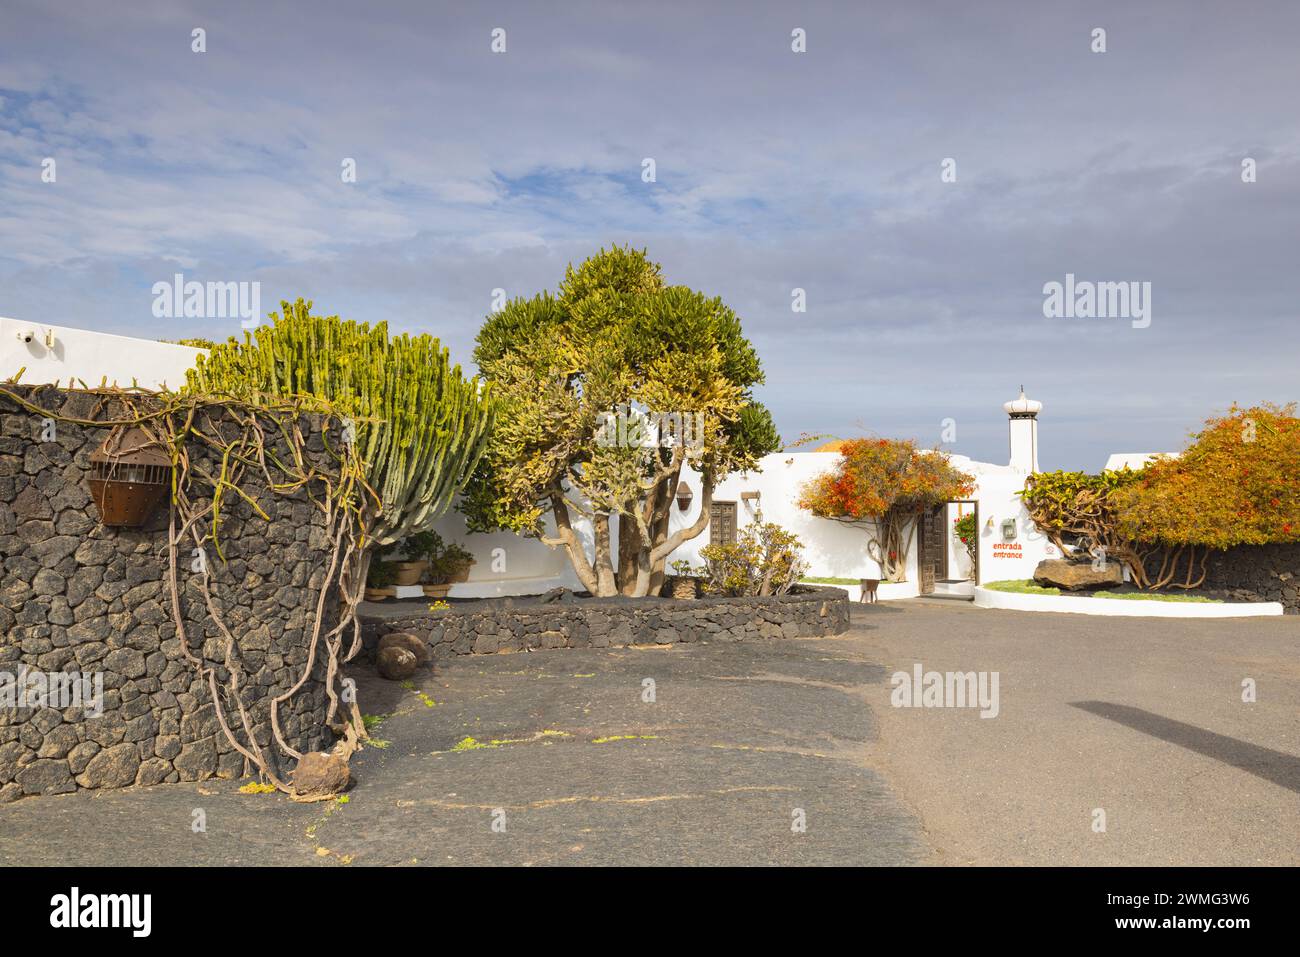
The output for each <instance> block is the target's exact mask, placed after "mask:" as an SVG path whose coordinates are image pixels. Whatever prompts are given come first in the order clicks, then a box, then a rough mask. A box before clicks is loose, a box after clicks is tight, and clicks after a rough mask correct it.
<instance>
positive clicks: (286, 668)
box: [0, 387, 338, 802]
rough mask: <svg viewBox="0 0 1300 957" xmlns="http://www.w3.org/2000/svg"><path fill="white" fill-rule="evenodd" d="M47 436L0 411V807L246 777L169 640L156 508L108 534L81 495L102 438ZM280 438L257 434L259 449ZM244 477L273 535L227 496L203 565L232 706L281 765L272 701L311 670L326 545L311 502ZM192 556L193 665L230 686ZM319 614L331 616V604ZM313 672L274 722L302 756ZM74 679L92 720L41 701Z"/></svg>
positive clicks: (46, 399)
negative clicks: (36, 798)
mask: <svg viewBox="0 0 1300 957" xmlns="http://www.w3.org/2000/svg"><path fill="white" fill-rule="evenodd" d="M14 391H16V392H18V393H19V394H21V395H23V396H24V397H25V398H27V399H28V400H29V401H31V402H34V403H36V404H37V405H39V406H41V407H42V408H46V409H52V410H58V411H60V412H61V413H62V414H64V415H67V416H71V417H76V418H93V419H105V418H111V417H113V416H114V415H118V414H121V412H122V410H121V409H120V408H116V407H115V406H116V403H115V402H113V401H109V402H107V403H105V402H103V401H101V398H100V397H97V396H94V395H90V394H87V393H79V392H62V391H58V390H54V389H50V388H39V389H38V388H32V387H28V388H23V389H15V390H14ZM216 414H217V413H214V415H216ZM47 426H48V423H43V421H42V417H41V416H38V415H35V414H33V413H31V412H29V411H27V410H25V409H23V408H21V407H20V406H18V405H17V404H16V403H14V402H13V401H12V400H11V399H8V398H7V397H4V396H2V395H0V802H4V801H10V800H14V799H15V798H18V797H21V796H23V795H29V794H58V793H62V792H66V791H73V790H76V789H78V788H103V787H123V786H126V785H131V784H141V785H148V784H158V783H160V782H174V781H196V780H202V779H204V778H208V777H212V776H214V775H215V776H217V777H227V778H228V777H235V776H238V775H240V774H241V773H242V772H243V770H244V758H243V757H242V756H241V755H240V754H239V753H238V752H237V751H235V750H234V748H233V746H232V745H231V744H230V742H229V741H228V740H227V738H226V736H225V734H224V733H223V732H222V731H221V729H220V727H219V726H218V721H217V717H216V713H215V711H214V709H213V705H212V698H211V694H210V692H209V689H208V686H207V684H206V683H205V682H203V681H201V680H199V678H198V677H197V674H196V671H195V668H194V666H193V664H192V663H191V662H190V661H189V660H188V659H187V658H186V656H185V653H184V650H183V649H182V647H181V641H180V639H179V638H178V636H177V630H176V625H175V622H174V620H173V615H172V606H171V597H170V590H169V588H168V586H167V584H166V582H167V567H168V547H167V514H168V507H167V505H166V503H164V504H162V505H160V506H159V508H158V509H157V510H156V512H155V514H154V517H153V520H152V522H151V523H150V524H149V525H148V526H146V527H145V528H143V529H138V530H125V529H112V528H105V527H104V526H103V525H101V524H100V522H99V513H98V510H97V509H96V507H95V505H94V503H93V502H92V501H91V498H90V494H89V492H88V491H87V486H86V481H85V480H86V477H87V473H88V469H89V461H88V457H89V455H90V453H91V452H93V451H94V450H95V449H96V448H97V447H98V446H99V444H100V442H101V441H102V440H103V438H104V436H105V435H106V434H107V430H106V429H103V428H97V427H90V426H86V427H82V426H79V425H74V424H70V423H67V422H63V421H60V420H55V421H54V435H53V437H52V441H47V440H46V439H49V438H51V436H50V435H49V434H48V432H47V431H46V429H47ZM300 426H301V427H302V428H303V430H304V434H305V435H306V436H307V437H308V454H309V457H315V456H317V455H319V456H320V459H319V461H320V464H321V465H322V466H325V467H328V463H329V462H330V461H331V460H330V459H329V457H328V454H327V453H326V451H325V447H324V443H323V440H322V434H321V431H320V423H319V422H318V421H313V420H309V419H306V418H304V419H303V420H302V421H301V422H300ZM232 428H233V425H232ZM274 437H275V430H272V429H268V448H269V443H270V442H271V440H272V438H274ZM274 451H276V452H278V454H280V455H281V456H282V457H283V456H285V455H286V450H285V449H283V448H277V449H275V450H274ZM190 452H191V457H192V460H193V462H194V464H195V465H196V466H200V467H204V468H207V469H209V470H210V471H211V473H212V474H218V473H219V472H220V462H219V461H215V460H213V458H212V456H213V454H214V453H212V452H211V450H204V449H200V448H197V447H195V448H191V450H190ZM246 476H247V477H248V481H246V482H244V483H241V484H242V485H243V487H244V488H245V490H246V491H248V492H250V494H252V496H253V497H254V499H255V500H256V501H257V502H258V503H259V505H260V506H261V507H262V508H263V509H264V510H265V511H266V512H267V514H269V515H270V516H271V519H272V520H271V522H269V523H268V522H266V521H264V520H263V519H261V518H260V517H257V516H256V515H255V514H254V513H253V512H252V509H251V508H250V506H249V505H247V504H246V503H245V502H243V501H241V500H240V499H239V498H238V496H236V495H234V494H231V495H229V496H227V498H226V499H225V502H224V503H223V509H222V510H223V521H222V524H221V543H222V550H223V552H224V554H225V558H226V562H225V563H222V562H221V561H220V560H219V559H218V558H217V556H216V554H215V553H214V552H213V551H212V550H211V548H209V549H208V553H207V555H206V558H207V563H208V567H209V569H210V570H211V573H212V579H213V583H214V584H213V591H214V595H215V602H216V605H217V607H218V608H220V609H221V610H222V616H223V618H224V620H225V622H226V624H227V625H228V626H229V627H230V629H231V631H232V632H233V634H234V635H235V636H236V639H237V640H236V646H237V647H236V650H235V652H234V653H233V654H232V656H231V659H232V660H233V661H234V662H235V663H236V666H237V667H239V668H240V670H241V672H242V674H243V675H244V679H243V681H242V682H241V687H242V696H241V697H242V701H243V704H244V706H245V707H246V708H247V709H248V712H249V715H250V718H251V723H252V726H253V728H254V736H255V738H256V740H257V741H258V742H259V743H260V744H261V745H262V746H263V748H265V749H267V752H268V754H269V755H270V756H271V757H272V759H273V760H274V759H276V758H277V757H278V758H279V759H280V760H281V761H283V760H284V759H285V758H286V757H287V756H285V755H278V756H277V754H276V751H277V749H275V748H273V747H270V743H271V740H272V734H271V728H270V720H269V711H270V709H269V702H270V699H271V698H272V697H274V696H275V695H278V694H280V693H282V692H284V691H285V690H287V689H288V688H289V687H291V686H292V684H293V683H294V682H296V681H297V680H298V677H299V676H300V675H301V673H302V669H303V667H304V665H305V664H306V661H307V646H308V640H307V639H308V638H309V636H310V634H311V631H312V627H313V624H314V619H315V614H316V606H315V599H316V597H317V595H318V594H319V588H320V586H321V585H322V583H323V581H324V577H325V558H326V556H328V555H329V553H330V544H331V543H330V542H328V541H327V540H326V535H325V531H324V518H323V515H322V512H321V510H320V509H319V508H318V507H315V506H314V505H313V504H312V503H311V502H309V501H308V498H307V496H306V494H305V493H301V492H300V493H297V494H295V495H293V496H285V495H278V494H273V493H272V492H270V491H269V490H267V489H266V488H264V487H261V486H260V485H259V483H258V481H257V480H254V479H253V477H252V474H251V472H250V473H246ZM195 494H196V495H197V494H198V493H197V492H196V493H195ZM189 544H190V543H187V546H186V547H184V548H182V549H181V550H180V559H181V560H180V562H179V563H178V567H179V568H180V574H179V575H178V578H179V580H180V586H181V587H180V596H181V604H182V609H183V612H182V620H183V621H184V622H185V628H186V632H187V635H188V639H189V646H190V647H189V650H190V653H191V654H193V655H195V656H199V657H201V658H203V659H205V660H206V662H207V663H208V664H209V665H215V666H216V667H217V668H218V677H219V678H220V679H221V680H223V681H224V680H225V676H226V675H227V674H228V672H227V671H226V668H225V661H226V652H225V641H224V639H223V638H222V636H221V634H220V631H219V629H218V628H217V627H216V624H215V622H214V621H213V619H212V618H211V617H210V616H209V614H208V611H207V608H206V606H205V603H204V600H203V597H202V593H201V590H200V588H199V581H200V575H199V574H198V573H197V571H195V570H194V564H193V563H194V561H195V556H194V555H193V553H192V551H191V548H190V547H188V546H189ZM326 607H327V608H329V609H331V611H330V612H328V613H327V614H336V612H335V611H333V609H337V607H338V601H337V598H334V599H332V600H330V601H327V603H326ZM331 623H332V622H330V621H327V622H326V626H327V627H328V626H329V625H330V624H331ZM324 667H325V666H324V663H323V661H321V660H320V657H319V656H318V658H317V661H316V664H315V667H314V669H313V672H312V674H311V675H310V676H309V678H308V680H307V682H306V684H305V685H304V687H303V688H302V690H301V691H300V692H299V693H298V694H296V695H295V696H294V698H293V699H291V701H290V702H289V703H288V704H286V705H283V706H281V708H280V724H281V728H282V730H283V732H284V736H285V739H286V740H287V741H288V742H289V743H290V744H291V745H292V746H293V747H294V748H295V749H297V750H299V751H304V752H305V751H309V750H317V749H319V748H321V747H322V746H324V745H326V744H327V743H328V742H329V741H330V739H331V737H332V736H331V735H330V732H329V730H328V728H326V727H325V724H324V717H325V713H326V707H327V700H326V694H325V686H324V678H325V674H324ZM79 675H84V676H85V677H86V681H87V683H88V686H87V689H86V690H90V689H94V688H100V689H102V699H101V700H100V701H99V702H98V705H97V706H96V705H95V704H94V703H91V704H89V705H86V706H83V705H68V704H67V703H68V701H70V700H72V698H70V697H69V696H68V695H66V694H65V695H64V696H63V697H61V698H60V697H59V696H58V695H49V694H48V691H49V689H50V686H51V685H52V684H53V685H57V684H59V683H61V682H66V681H68V679H69V678H71V677H72V676H79ZM51 676H52V677H51ZM69 690H72V689H71V688H69ZM227 704H228V707H227V715H228V716H229V712H230V703H229V702H228V703H227ZM95 712H100V713H98V714H95ZM230 720H231V721H232V722H233V721H236V720H237V719H236V718H235V717H233V716H231V717H230Z"/></svg>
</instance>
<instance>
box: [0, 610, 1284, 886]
mask: <svg viewBox="0 0 1300 957" xmlns="http://www.w3.org/2000/svg"><path fill="white" fill-rule="evenodd" d="M854 619H855V621H854V626H853V629H852V630H851V631H850V632H849V633H848V634H847V635H844V636H840V637H836V638H824V639H809V640H790V641H771V642H760V643H742V644H729V643H714V644H702V645H673V646H667V647H661V646H647V647H638V648H626V649H601V650H572V649H560V650H556V651H545V652H537V653H532V654H515V655H493V656H479V657H466V658H461V659H458V660H455V661H452V662H448V663H446V664H443V665H440V666H439V669H438V671H437V672H436V673H428V672H424V673H421V674H420V675H418V676H417V678H416V679H415V680H413V681H412V682H410V683H409V684H407V685H405V686H404V685H402V684H397V683H391V682H386V681H383V680H381V679H379V678H378V677H377V676H375V675H374V674H373V673H372V672H371V671H370V669H369V668H368V667H362V668H359V669H354V672H355V676H356V677H357V679H358V685H359V695H360V701H361V703H362V706H363V711H364V712H365V713H366V714H367V715H372V716H375V718H376V719H378V720H377V721H374V722H372V723H373V724H374V727H373V728H372V735H373V736H374V738H375V739H377V741H378V742H381V743H383V744H384V746H383V747H379V746H372V747H367V748H366V749H365V750H364V751H363V752H361V753H360V754H358V755H356V756H354V758H353V771H354V775H355V777H356V778H357V783H356V785H355V787H354V788H353V789H352V790H351V792H350V793H349V794H348V795H347V801H346V802H330V803H321V804H296V803H293V802H291V801H288V800H286V799H285V798H284V797H283V796H281V795H278V794H261V795H257V794H253V795H249V794H240V793H238V787H239V785H240V784H241V783H243V782H240V781H208V782H202V783H200V784H179V785H168V786H161V787H155V788H149V789H128V790H124V791H113V792H101V793H89V792H83V793H77V794H70V795H61V796H56V797H42V798H36V799H25V800H21V801H18V802H15V803H14V804H11V805H7V806H4V807H0V864H5V865H16V864H126V865H157V864H168V865H173V864H174V865H200V864H228V865H245V866H247V865H322V866H343V865H347V864H352V865H438V864H443V865H489V864H508V865H584V864H585V865H591V864H603V865H610V864H626V865H646V864H649V865H659V864H704V865H725V864H742V865H746V864H774V865H775V864H786V865H802V864H840V865H872V864H887V865H907V864H1016V863H1026V864H1029V863H1033V864H1048V863H1056V864H1115V863H1132V864H1164V863H1173V864H1248V863H1249V864H1253V863H1270V864H1295V863H1297V859H1298V852H1297V848H1298V847H1300V840H1297V839H1298V838H1300V757H1297V755H1300V746H1298V744H1300V681H1298V680H1297V679H1300V654H1298V652H1300V620H1297V619H1296V618H1286V619H1258V620H1254V621H1250V620H1245V621H1216V622H1194V621H1193V622H1189V621H1178V620H1176V619H1168V620H1167V619H1154V620H1153V619H1106V620H1098V619H1091V618H1087V617H1083V616H1072V615H1041V614H1039V615H1033V616H1029V615H1018V614H1016V613H1013V612H998V611H988V610H983V609H976V608H973V607H971V606H969V605H966V604H962V603H953V602H938V601H913V602H903V603H881V604H879V605H875V606H862V607H858V608H855V610H854ZM917 662H920V663H921V664H922V665H923V667H924V669H925V670H927V671H928V670H933V669H937V670H940V671H943V670H960V671H970V670H975V671H981V670H996V671H998V672H999V673H1000V713H999V715H998V717H997V718H996V719H992V720H987V719H981V718H980V717H979V715H978V713H977V712H976V711H975V710H972V709H951V708H949V709H942V708H941V709H900V708H892V707H890V704H889V702H890V692H891V683H890V680H889V678H890V675H891V674H892V672H894V671H895V670H903V671H910V670H911V668H912V666H913V664H915V663H917ZM1245 677H1249V678H1252V679H1253V680H1254V681H1255V682H1256V687H1257V692H1258V696H1259V700H1258V701H1257V702H1256V703H1253V704H1246V703H1243V702H1242V701H1241V700H1240V699H1241V681H1242V679H1243V678H1245ZM646 679H652V681H653V692H654V695H653V696H654V700H653V702H651V701H646V700H643V698H644V697H647V685H646ZM467 739H470V740H467ZM1098 808H1100V809H1102V810H1104V811H1105V814H1106V830H1105V831H1102V832H1099V831H1097V830H1094V826H1093V825H1094V821H1095V811H1096V810H1097V809H1098ZM196 810H201V811H202V813H203V816H204V818H205V823H206V830H205V831H202V832H196V831H194V830H193V829H192V826H191V825H192V821H193V820H194V816H195V812H196ZM799 820H802V821H803V822H805V823H806V829H804V830H798V829H797V828H796V827H795V826H794V825H795V824H796V822H797V821H799Z"/></svg>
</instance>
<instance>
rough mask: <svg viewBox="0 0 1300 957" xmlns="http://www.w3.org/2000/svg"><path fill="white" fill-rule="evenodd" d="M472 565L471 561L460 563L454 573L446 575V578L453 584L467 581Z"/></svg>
mask: <svg viewBox="0 0 1300 957" xmlns="http://www.w3.org/2000/svg"><path fill="white" fill-rule="evenodd" d="M473 565H474V563H473V562H470V563H469V564H468V565H462V566H461V567H460V568H459V569H457V570H456V571H455V572H454V573H452V574H451V575H450V576H448V580H449V581H450V582H452V583H453V584H456V583H459V582H467V581H469V570H470V568H471V567H472V566H473Z"/></svg>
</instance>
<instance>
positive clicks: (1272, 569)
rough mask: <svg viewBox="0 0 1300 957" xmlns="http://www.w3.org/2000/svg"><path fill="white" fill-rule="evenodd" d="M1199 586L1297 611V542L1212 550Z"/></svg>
mask: <svg viewBox="0 0 1300 957" xmlns="http://www.w3.org/2000/svg"><path fill="white" fill-rule="evenodd" d="M1202 589H1203V590H1204V591H1208V592H1214V593H1217V595H1218V596H1219V597H1222V598H1226V599H1228V600H1229V601H1276V602H1281V603H1282V607H1283V608H1285V609H1286V613H1287V614H1288V615H1297V614H1300V544H1290V545H1240V546H1238V547H1236V548H1230V549H1228V550H1227V551H1222V552H1211V553H1210V556H1209V559H1208V560H1207V561H1206V563H1205V583H1204V585H1202Z"/></svg>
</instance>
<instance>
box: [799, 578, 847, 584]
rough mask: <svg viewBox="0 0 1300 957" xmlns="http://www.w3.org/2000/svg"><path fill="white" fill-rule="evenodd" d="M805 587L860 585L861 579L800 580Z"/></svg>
mask: <svg viewBox="0 0 1300 957" xmlns="http://www.w3.org/2000/svg"><path fill="white" fill-rule="evenodd" d="M799 581H801V582H803V583H804V584H806V585H860V584H862V579H861V578H801V579H799Z"/></svg>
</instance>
